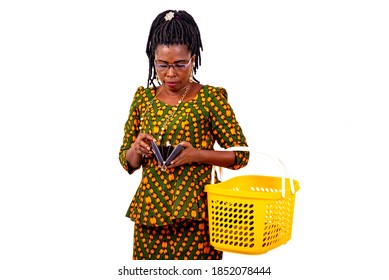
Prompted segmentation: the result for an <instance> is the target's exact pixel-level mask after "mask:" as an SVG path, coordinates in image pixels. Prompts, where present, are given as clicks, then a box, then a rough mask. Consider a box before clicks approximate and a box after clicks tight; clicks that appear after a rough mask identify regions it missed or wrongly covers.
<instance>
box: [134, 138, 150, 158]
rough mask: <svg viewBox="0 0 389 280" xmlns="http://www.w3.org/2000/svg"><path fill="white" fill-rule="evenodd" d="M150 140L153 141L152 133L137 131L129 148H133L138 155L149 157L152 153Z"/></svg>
mask: <svg viewBox="0 0 389 280" xmlns="http://www.w3.org/2000/svg"><path fill="white" fill-rule="evenodd" d="M151 141H154V137H153V136H152V135H150V134H146V133H139V135H138V137H137V138H136V140H135V142H134V144H133V145H132V147H131V148H133V149H134V152H135V153H137V154H138V155H141V156H145V157H147V158H148V157H151V156H152V153H153V152H152V150H151Z"/></svg>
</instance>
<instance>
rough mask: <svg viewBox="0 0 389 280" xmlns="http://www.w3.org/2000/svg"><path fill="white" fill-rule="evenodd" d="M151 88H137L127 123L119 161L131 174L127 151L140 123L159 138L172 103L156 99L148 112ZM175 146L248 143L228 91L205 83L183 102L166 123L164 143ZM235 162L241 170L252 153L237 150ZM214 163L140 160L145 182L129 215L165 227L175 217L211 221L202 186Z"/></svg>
mask: <svg viewBox="0 0 389 280" xmlns="http://www.w3.org/2000/svg"><path fill="white" fill-rule="evenodd" d="M154 96H155V90H154V89H153V88H144V87H139V88H138V90H137V91H136V93H135V96H134V99H133V102H132V105H131V108H130V112H129V117H128V120H127V122H126V124H125V127H124V137H123V144H122V146H121V148H120V153H119V159H120V162H121V164H122V166H123V168H124V169H125V170H127V171H128V172H129V173H130V174H131V173H132V172H134V170H132V169H130V168H129V167H128V163H127V160H126V158H125V155H126V151H127V150H128V149H129V148H130V147H131V145H132V144H133V143H134V141H135V140H136V137H137V135H138V134H139V126H140V125H141V124H140V122H141V116H143V115H145V117H144V122H143V123H142V125H141V126H142V127H143V128H144V129H145V132H146V133H149V134H151V135H153V136H154V138H155V139H158V135H159V129H160V128H161V125H162V124H163V123H164V121H165V118H166V117H167V116H168V115H169V112H171V110H172V108H173V106H170V105H168V104H165V103H164V102H162V101H160V100H158V99H155V100H154V102H153V104H152V108H149V109H148V112H147V114H145V111H146V107H147V106H148V105H147V104H148V102H149V101H150V100H153V98H154ZM166 141H169V142H170V143H171V145H177V144H178V143H180V142H182V141H187V142H190V143H191V144H192V145H193V147H195V148H196V149H207V150H212V149H213V146H214V144H215V142H217V143H218V144H219V145H220V146H221V147H223V148H228V147H233V146H247V143H246V139H245V137H244V135H243V133H242V130H241V127H240V126H239V124H238V122H237V120H236V118H235V115H234V112H233V110H232V108H231V106H230V104H229V103H228V101H227V92H226V90H225V89H223V88H220V87H212V86H209V85H206V86H204V87H202V89H201V90H200V91H199V92H198V94H197V95H196V97H195V98H193V99H192V100H189V101H186V102H183V103H182V104H181V105H180V106H179V107H178V109H177V111H176V113H175V114H174V117H173V118H172V119H171V121H170V122H169V124H168V125H167V126H166V130H165V133H164V134H163V139H162V143H165V142H166ZM235 155H236V156H235V163H234V165H233V166H231V167H230V168H232V169H238V168H241V167H243V166H245V165H246V164H247V163H248V159H249V153H248V152H235ZM211 170H212V166H211V165H208V164H200V163H193V164H186V165H182V166H179V167H176V168H170V169H167V170H166V172H163V171H161V169H160V168H159V167H158V162H157V160H156V159H155V157H153V158H149V159H147V158H144V159H143V160H142V180H141V182H140V184H139V187H138V189H137V191H136V193H135V195H134V198H133V200H132V202H131V204H130V207H129V209H128V211H127V214H126V216H127V217H129V218H131V219H132V220H133V221H135V223H137V224H143V225H147V226H165V225H169V224H172V223H173V221H175V220H177V219H178V220H185V219H187V220H198V221H202V220H203V221H205V220H207V204H206V193H205V192H204V186H205V185H206V184H208V183H210V181H211Z"/></svg>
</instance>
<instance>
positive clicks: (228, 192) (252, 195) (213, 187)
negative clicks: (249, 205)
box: [204, 175, 300, 199]
mask: <svg viewBox="0 0 389 280" xmlns="http://www.w3.org/2000/svg"><path fill="white" fill-rule="evenodd" d="M240 177H261V178H267V179H269V178H270V179H277V180H278V179H279V180H282V177H277V176H268V175H240V176H235V177H233V178H229V179H227V180H225V181H223V182H219V183H215V184H207V185H205V187H204V191H205V192H207V193H209V194H213V195H216V196H230V197H241V198H248V199H280V198H282V192H281V191H278V192H271V191H270V192H259V191H246V190H232V189H231V188H226V187H225V186H224V185H226V184H228V183H229V182H232V181H236V180H238V179H239V178H240ZM284 179H285V182H286V183H287V185H288V184H289V178H284ZM293 184H294V189H295V192H294V194H292V193H291V191H290V186H289V188H286V193H287V195H295V194H296V192H297V191H298V190H299V189H300V186H299V182H298V181H297V180H296V179H293Z"/></svg>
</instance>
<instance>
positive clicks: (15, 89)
mask: <svg viewBox="0 0 389 280" xmlns="http://www.w3.org/2000/svg"><path fill="white" fill-rule="evenodd" d="M384 3H385V1H374V0H370V1H345V0H337V1H332V0H327V1H302V0H297V1H238V2H237V1H230V2H229V1H220V2H218V1H87V0H78V1H72V0H68V1H43V0H37V1H17V0H15V1H2V2H1V4H0V40H1V43H0V93H1V99H0V123H1V126H0V129H1V138H0V139H1V145H0V164H1V171H0V172H1V176H0V184H1V194H0V215H1V220H0V222H1V231H0V235H1V238H0V248H1V249H0V254H1V257H2V258H1V261H0V262H1V263H0V264H1V269H0V278H1V279H7V280H11V279H129V278H130V277H129V276H127V277H124V276H118V275H117V270H118V269H119V268H121V267H123V266H124V265H125V266H127V267H128V268H131V267H135V266H142V267H144V268H151V267H155V266H161V267H165V268H170V267H171V266H172V265H176V266H178V267H180V268H184V267H187V266H191V267H194V268H197V267H202V268H208V269H210V267H211V266H214V265H216V266H247V265H250V266H260V267H261V266H265V267H267V266H270V267H271V269H272V274H271V275H270V276H264V277H263V279H300V278H302V277H311V278H313V279H329V278H333V279H341V278H345V277H357V276H359V278H360V279H362V278H365V279H366V278H367V277H369V279H387V277H388V275H389V272H388V270H387V267H386V264H387V261H385V260H384V259H385V258H386V254H387V251H388V249H389V246H388V241H387V236H388V234H389V231H388V218H387V214H388V206H387V205H388V204H387V193H388V192H387V189H388V187H389V186H388V180H387V169H388V163H387V159H388V156H389V149H388V142H389V136H388V132H387V130H388V119H389V113H388V110H387V104H388V101H387V98H386V97H387V95H388V93H389V92H388V74H389V69H388V65H389V55H388V53H389V52H388V51H387V50H388V49H389V41H388V26H389V18H388V13H389V10H388V8H387V7H386V6H385V5H384ZM171 8H172V9H184V10H187V11H188V12H189V13H191V14H192V15H193V16H194V18H195V19H196V21H197V23H198V25H199V27H200V30H201V33H202V39H203V44H204V52H203V54H202V62H203V63H202V66H201V67H200V69H199V71H198V75H197V77H198V79H199V80H200V81H201V82H202V83H204V84H211V85H214V86H223V87H225V88H226V89H227V90H228V93H229V100H230V103H231V104H232V106H233V108H234V110H235V114H236V116H237V118H238V120H239V122H240V124H241V126H242V127H243V129H244V132H245V134H246V137H247V139H248V142H249V145H250V146H251V147H252V148H253V149H254V150H259V151H265V152H269V153H273V154H275V155H277V156H278V157H280V158H281V159H283V161H284V162H285V163H286V164H287V166H288V167H289V169H290V170H291V171H292V174H293V176H294V177H295V178H296V179H297V180H298V181H299V182H300V186H301V190H300V191H299V192H298V193H297V196H296V206H295V216H294V217H295V219H294V226H293V235H292V239H291V241H290V242H288V243H287V244H286V245H284V246H281V247H280V248H277V249H275V250H273V251H270V252H268V253H266V254H264V255H255V256H246V255H240V254H232V253H226V254H225V255H224V260H223V261H222V262H216V263H215V262H200V263H199V262H192V261H188V262H158V261H157V262H134V261H132V260H131V257H132V226H133V224H132V222H131V221H130V220H129V219H127V218H125V217H124V215H125V212H126V210H127V207H128V205H129V203H130V200H131V199H132V196H133V194H134V192H135V189H136V187H137V184H138V181H139V179H140V174H139V172H138V174H135V175H133V176H128V174H126V172H125V171H124V170H123V169H122V167H121V166H120V164H119V161H118V150H119V147H120V145H121V140H122V136H123V126H124V122H125V121H126V118H127V113H128V109H129V105H130V102H131V100H132V97H133V94H134V92H135V90H136V88H137V87H138V86H140V85H146V81H147V71H148V69H147V67H148V63H147V57H146V54H145V46H146V41H147V36H148V32H149V27H150V24H151V22H152V20H153V19H154V17H155V16H156V15H157V14H158V13H159V12H162V11H164V10H166V9H171ZM259 168H260V166H259ZM386 259H387V258H386ZM203 277H204V276H203ZM208 277H211V276H208ZM208 277H204V279H206V278H208ZM252 277H256V278H258V276H251V279H254V278H252ZM132 278H134V277H132ZM161 278H164V277H161ZM166 278H167V277H166ZM212 278H215V279H216V278H219V277H216V276H212ZM134 279H135V278H134ZM139 279H141V277H139ZM142 279H147V277H143V278H142ZM188 279H189V277H188Z"/></svg>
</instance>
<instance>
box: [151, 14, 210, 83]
mask: <svg viewBox="0 0 389 280" xmlns="http://www.w3.org/2000/svg"><path fill="white" fill-rule="evenodd" d="M158 45H167V46H170V45H186V46H187V47H188V50H189V52H190V53H191V55H195V61H194V67H193V72H194V74H196V71H197V68H198V67H199V66H200V65H201V56H200V51H202V50H203V46H202V43H201V37H200V30H199V28H198V26H197V24H196V22H195V20H194V19H193V17H192V16H191V15H190V14H188V13H187V12H186V11H175V10H166V11H164V12H162V13H160V14H159V15H158V16H157V17H156V18H155V19H154V21H153V23H152V24H151V28H150V33H149V37H148V40H147V46H146V54H147V56H148V58H149V77H148V80H147V85H148V86H150V85H153V86H155V85H154V80H155V79H156V71H155V66H154V60H155V50H156V48H157V46H158ZM193 79H194V80H195V81H196V82H199V81H197V80H196V78H194V77H193Z"/></svg>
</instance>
